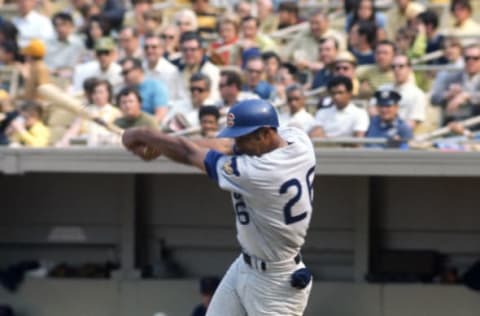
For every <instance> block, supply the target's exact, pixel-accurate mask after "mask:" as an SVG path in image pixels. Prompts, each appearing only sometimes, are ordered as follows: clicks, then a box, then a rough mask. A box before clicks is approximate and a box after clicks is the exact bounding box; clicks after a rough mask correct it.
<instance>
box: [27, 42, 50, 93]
mask: <svg viewBox="0 0 480 316" xmlns="http://www.w3.org/2000/svg"><path fill="white" fill-rule="evenodd" d="M45 53H46V47H45V44H44V43H43V42H42V41H41V40H38V39H34V40H31V41H30V43H29V44H28V45H27V46H25V47H24V48H23V49H22V54H23V55H24V56H25V59H26V61H27V63H26V67H25V68H22V76H23V78H24V80H25V89H24V94H23V97H22V98H23V99H25V100H29V101H33V100H39V99H40V96H39V95H38V94H37V88H38V87H39V86H40V85H42V84H45V83H48V82H50V74H49V70H48V68H47V65H46V64H45V62H44V61H43V58H44V56H45Z"/></svg>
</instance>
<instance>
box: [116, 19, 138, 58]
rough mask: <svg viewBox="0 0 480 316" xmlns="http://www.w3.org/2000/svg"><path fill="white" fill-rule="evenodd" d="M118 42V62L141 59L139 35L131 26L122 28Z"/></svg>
mask: <svg viewBox="0 0 480 316" xmlns="http://www.w3.org/2000/svg"><path fill="white" fill-rule="evenodd" d="M118 41H119V44H120V51H119V53H118V57H119V58H118V59H119V60H121V59H124V58H127V57H133V58H140V59H142V58H143V51H142V47H141V44H140V34H139V33H138V31H137V30H136V29H134V28H133V27H131V26H125V27H123V28H122V30H121V31H120V34H119V36H118Z"/></svg>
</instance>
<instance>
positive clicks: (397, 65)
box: [392, 64, 407, 69]
mask: <svg viewBox="0 0 480 316" xmlns="http://www.w3.org/2000/svg"><path fill="white" fill-rule="evenodd" d="M405 67H407V65H406V64H393V65H392V69H396V68H399V69H402V68H405Z"/></svg>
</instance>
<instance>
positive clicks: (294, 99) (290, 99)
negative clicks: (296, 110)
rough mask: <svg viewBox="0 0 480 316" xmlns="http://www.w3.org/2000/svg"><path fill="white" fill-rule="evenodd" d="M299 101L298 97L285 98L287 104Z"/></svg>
mask: <svg viewBox="0 0 480 316" xmlns="http://www.w3.org/2000/svg"><path fill="white" fill-rule="evenodd" d="M299 100H300V97H287V101H288V102H292V101H299Z"/></svg>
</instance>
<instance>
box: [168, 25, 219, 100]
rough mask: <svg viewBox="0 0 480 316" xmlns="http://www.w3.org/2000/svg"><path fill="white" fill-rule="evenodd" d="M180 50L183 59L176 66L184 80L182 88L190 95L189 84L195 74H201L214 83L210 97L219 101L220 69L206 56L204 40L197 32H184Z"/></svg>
mask: <svg viewBox="0 0 480 316" xmlns="http://www.w3.org/2000/svg"><path fill="white" fill-rule="evenodd" d="M180 50H181V52H182V58H181V59H180V60H179V61H178V62H177V63H176V64H175V65H176V66H177V67H178V69H179V71H180V74H181V77H182V79H183V80H181V82H179V84H183V86H182V88H183V89H184V90H185V93H186V94H187V95H189V91H188V89H189V82H190V78H191V77H192V75H193V74H195V73H197V72H201V73H203V74H205V75H207V76H208V77H209V78H210V80H211V81H212V85H211V88H210V97H211V98H212V99H213V100H215V101H217V100H219V99H220V94H219V92H218V82H219V81H220V69H218V67H217V66H215V65H214V64H213V63H212V62H211V61H210V60H209V59H208V56H207V55H206V54H205V50H204V46H203V40H202V38H201V37H200V36H199V35H198V34H197V33H196V32H184V33H183V34H182V35H181V37H180Z"/></svg>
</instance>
